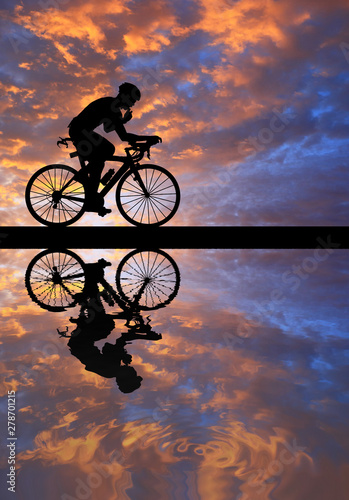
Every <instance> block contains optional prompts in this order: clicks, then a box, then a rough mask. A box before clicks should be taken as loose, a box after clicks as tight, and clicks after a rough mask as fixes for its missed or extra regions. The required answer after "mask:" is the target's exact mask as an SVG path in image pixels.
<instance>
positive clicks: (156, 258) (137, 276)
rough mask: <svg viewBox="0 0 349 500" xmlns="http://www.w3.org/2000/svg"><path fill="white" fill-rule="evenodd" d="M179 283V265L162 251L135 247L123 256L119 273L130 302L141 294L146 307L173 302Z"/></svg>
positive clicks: (119, 286) (118, 283) (119, 282)
mask: <svg viewBox="0 0 349 500" xmlns="http://www.w3.org/2000/svg"><path fill="white" fill-rule="evenodd" d="M179 283H180V274H179V270H178V267H177V264H176V263H175V261H174V260H173V259H172V257H170V256H169V255H167V254H166V253H165V252H163V251H162V250H157V251H140V250H134V251H133V252H131V253H129V254H128V255H126V257H124V258H123V259H122V261H121V262H120V264H119V267H118V269H117V272H116V286H117V289H118V292H119V294H120V295H121V297H122V298H123V299H124V300H125V301H126V302H128V303H129V304H130V303H134V301H135V300H136V297H135V296H137V294H138V295H140V299H139V306H140V309H142V310H150V309H158V308H160V307H164V306H166V305H167V304H169V303H170V302H171V300H172V299H173V298H174V297H175V296H176V295H177V293H178V289H179Z"/></svg>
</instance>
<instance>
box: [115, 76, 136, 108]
mask: <svg viewBox="0 0 349 500" xmlns="http://www.w3.org/2000/svg"><path fill="white" fill-rule="evenodd" d="M118 97H119V99H120V100H121V102H122V104H126V105H127V106H128V107H131V106H133V105H134V103H135V102H137V101H139V100H140V98H141V92H140V90H139V89H138V87H136V85H133V83H128V82H124V83H122V84H121V85H120V87H119V95H118Z"/></svg>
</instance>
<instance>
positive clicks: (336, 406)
mask: <svg viewBox="0 0 349 500" xmlns="http://www.w3.org/2000/svg"><path fill="white" fill-rule="evenodd" d="M38 253H39V252H38V251H36V250H5V249H1V252H0V257H1V266H0V299H1V304H2V307H1V310H0V314H1V325H2V327H1V350H2V362H1V371H2V378H1V384H0V394H1V419H4V422H5V419H6V409H7V407H6V404H7V401H6V393H7V391H8V390H10V391H11V390H15V391H16V423H17V431H16V435H17V436H18V440H17V447H16V453H17V455H16V457H17V458H16V485H17V489H16V496H13V494H12V493H7V492H6V490H5V488H4V485H3V484H2V485H1V489H2V492H4V493H7V496H6V494H5V496H4V498H18V500H32V499H35V500H47V498H50V499H52V500H72V499H74V500H83V499H84V498H91V500H98V499H99V498H105V499H106V500H115V498H123V499H125V500H138V499H139V500H140V499H142V500H148V499H151V498H154V496H155V497H158V498H161V499H164V500H177V499H178V500H198V499H200V500H212V499H213V500H242V499H243V500H273V499H275V498H277V499H282V500H308V499H309V498H316V499H318V500H328V499H329V498H331V499H333V500H345V499H346V496H347V491H348V487H349V485H348V464H349V443H348V418H347V415H348V353H349V350H348V326H349V325H348V314H347V311H348V291H349V290H348V273H349V266H348V262H349V259H348V251H347V250H336V251H335V253H328V254H327V255H325V254H323V255H322V261H317V266H313V267H312V270H310V266H309V265H308V264H309V262H310V260H313V261H314V259H315V255H316V254H315V253H314V251H313V250H283V251H280V250H195V251H194V250H176V251H171V252H167V253H169V254H170V256H171V257H172V258H173V259H174V261H175V262H176V264H177V266H178V269H179V272H180V286H179V289H178V293H177V295H176V296H175V297H173V299H172V301H171V302H169V303H168V304H166V306H165V307H162V308H160V309H157V310H152V311H147V312H146V315H147V316H148V315H149V319H150V324H151V326H152V328H153V330H154V331H156V332H158V333H161V334H162V338H161V339H160V340H157V341H144V340H136V341H133V342H132V343H131V344H128V345H127V346H126V348H127V352H128V353H129V354H131V355H132V363H131V365H132V366H133V367H134V368H135V370H136V371H137V374H138V375H140V376H142V378H143V380H142V384H141V387H140V388H138V389H137V390H135V391H134V392H132V393H130V394H123V393H122V392H121V391H120V390H119V389H118V387H117V385H116V383H115V379H113V378H109V379H108V378H103V377H102V376H100V375H98V374H96V373H93V372H91V371H86V370H85V366H84V364H83V363H82V362H81V361H80V360H79V359H78V358H77V357H75V356H73V355H72V353H71V352H70V350H69V347H68V345H67V344H68V340H69V339H67V338H64V337H59V336H58V334H57V328H58V329H59V330H60V331H64V330H65V327H67V326H68V330H69V332H71V330H72V323H70V322H69V318H71V317H73V318H76V317H77V316H78V314H79V306H77V305H75V306H73V307H69V308H67V309H66V310H65V311H58V312H52V311H48V310H46V309H43V308H41V307H40V306H39V304H38V303H35V302H33V301H32V300H31V297H30V296H29V294H28V291H27V289H26V287H25V285H24V275H25V273H26V270H27V268H28V267H29V265H30V263H31V262H32V260H33V259H36V255H37V254H38ZM128 253H129V252H128V251H127V250H94V251H90V250H74V254H76V255H77V256H78V257H80V259H82V261H83V262H85V263H89V262H96V261H97V260H98V259H99V258H104V259H106V260H107V261H108V262H110V263H111V266H110V267H107V268H106V275H105V276H106V279H107V281H108V282H109V283H110V285H111V286H113V287H114V288H116V286H115V275H116V271H117V268H118V266H119V264H120V262H121V260H122V259H123V258H125V257H127V255H128ZM325 257H326V258H325ZM294 266H301V267H302V269H303V278H302V279H300V281H299V282H297V281H296V280H293V281H290V279H289V273H294V271H293V270H294V269H295V267H294ZM306 270H308V271H307V272H306ZM285 273H286V274H285ZM276 290H279V294H276V292H275V291H276ZM104 307H105V310H106V312H107V313H111V312H115V311H117V310H118V309H119V308H118V307H116V306H115V305H114V306H108V305H107V304H106V303H104ZM143 314H144V315H145V313H143ZM124 323H125V320H121V319H118V320H115V329H114V330H113V332H112V333H111V335H110V336H108V337H107V338H106V339H102V340H100V341H98V342H96V344H95V345H97V346H98V348H99V349H101V348H102V346H103V345H104V343H105V342H106V341H108V342H110V343H113V342H114V341H115V339H117V338H118V337H119V336H120V334H121V332H122V331H124V330H125V326H124ZM1 428H2V429H6V426H5V425H2V427H1ZM5 459H6V454H2V459H1V460H0V464H1V468H2V470H5V471H7V470H8V465H7V463H6V461H5ZM2 477H4V476H2ZM88 495H89V496H88Z"/></svg>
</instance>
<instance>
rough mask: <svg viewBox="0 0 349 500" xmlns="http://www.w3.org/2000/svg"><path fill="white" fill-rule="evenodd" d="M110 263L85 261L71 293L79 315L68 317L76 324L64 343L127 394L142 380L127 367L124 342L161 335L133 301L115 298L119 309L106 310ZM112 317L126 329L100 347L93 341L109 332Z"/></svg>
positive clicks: (109, 300)
mask: <svg viewBox="0 0 349 500" xmlns="http://www.w3.org/2000/svg"><path fill="white" fill-rule="evenodd" d="M110 265H111V264H110V262H107V261H106V260H105V259H99V260H98V262H95V263H93V264H85V286H84V290H83V292H80V293H78V294H75V299H76V300H77V302H78V303H79V304H80V306H81V307H80V314H79V317H78V318H70V322H71V323H74V324H76V328H75V330H73V331H72V332H71V338H70V340H69V342H68V346H69V347H70V351H71V353H72V354H73V356H75V357H76V358H78V359H79V360H80V361H81V362H82V363H83V364H84V365H85V369H86V370H87V371H91V372H94V373H97V374H98V375H101V376H102V377H106V378H114V377H115V379H116V382H117V384H118V387H119V389H120V390H121V391H122V392H125V393H127V392H132V391H134V390H135V389H138V388H139V387H140V385H141V381H142V380H143V379H142V377H140V376H139V375H137V372H136V370H135V369H134V368H133V367H131V366H129V364H130V363H131V361H132V356H131V355H130V354H128V353H127V351H126V349H125V346H126V344H129V343H130V341H132V340H136V339H144V340H159V339H161V338H162V336H161V334H159V333H156V332H153V331H152V328H151V326H150V319H149V317H148V318H147V320H146V322H145V321H144V319H143V317H142V315H141V314H140V313H139V305H138V302H137V301H136V302H135V303H134V304H132V305H131V304H127V303H126V302H125V301H123V300H122V299H119V300H118V305H119V306H120V307H122V309H123V310H122V311H121V312H117V313H114V314H108V313H106V311H105V308H104V304H103V302H104V301H105V302H106V303H107V304H108V305H109V306H112V305H114V304H115V300H113V297H112V294H111V290H109V291H108V283H107V281H106V280H105V278H104V268H105V267H107V266H110ZM98 284H101V285H102V286H103V287H104V290H103V291H102V292H100V291H99V286H98ZM114 298H117V297H116V296H115V297H114ZM102 299H103V300H102ZM139 299H140V296H139V297H138V300H139ZM115 319H124V320H126V323H125V326H126V328H127V331H126V332H123V333H122V336H121V337H120V338H118V339H117V340H116V342H115V344H110V343H109V342H106V343H105V344H104V346H103V348H102V350H100V349H99V348H98V347H97V346H95V345H94V344H95V342H96V341H98V340H101V339H106V338H107V337H108V336H109V335H110V334H111V332H112V331H113V330H114V328H115V321H114V320H115ZM67 330H68V328H67ZM67 330H66V331H67ZM59 333H60V334H62V332H59ZM121 363H123V364H121Z"/></svg>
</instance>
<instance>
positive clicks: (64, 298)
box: [25, 249, 180, 312]
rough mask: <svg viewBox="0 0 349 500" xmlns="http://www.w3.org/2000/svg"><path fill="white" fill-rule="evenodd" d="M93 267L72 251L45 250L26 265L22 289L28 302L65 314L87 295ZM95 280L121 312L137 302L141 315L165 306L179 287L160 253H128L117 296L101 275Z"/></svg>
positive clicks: (119, 274) (174, 272) (176, 274)
mask: <svg viewBox="0 0 349 500" xmlns="http://www.w3.org/2000/svg"><path fill="white" fill-rule="evenodd" d="M91 266H92V267H91ZM93 266H94V264H92V265H91V264H86V263H85V262H84V261H83V260H82V259H81V258H80V257H79V256H78V255H77V254H76V253H74V252H72V251H71V250H67V249H66V250H50V249H49V250H44V251H42V252H40V253H39V254H38V255H36V256H35V257H34V258H33V259H32V260H31V262H30V263H29V265H28V268H27V271H26V273H25V286H26V289H27V291H28V294H29V296H30V298H31V299H32V300H33V302H35V303H36V304H38V305H39V306H40V307H41V308H42V309H46V310H48V311H51V312H61V311H65V310H66V309H67V308H71V307H75V306H76V305H78V304H79V303H80V299H81V297H82V296H83V295H84V294H86V293H87V289H88V287H89V285H90V282H91V275H92V276H94V275H93ZM102 267H103V266H102ZM97 268H98V266H97ZM97 278H98V281H99V283H100V284H101V285H102V286H103V288H104V291H105V294H106V296H109V297H111V298H112V299H113V301H114V303H116V304H118V305H119V307H120V308H121V309H125V307H126V308H130V307H132V305H133V304H134V302H135V300H137V307H138V309H139V310H143V311H151V310H155V309H159V308H163V307H165V306H167V305H168V304H169V303H170V302H171V301H172V300H173V299H174V297H175V296H176V295H177V293H178V290H179V285H180V273H179V269H178V266H177V264H176V262H175V261H174V260H173V258H172V257H170V255H168V254H167V253H165V252H163V251H162V250H156V251H142V250H133V251H132V252H130V253H128V254H127V255H126V256H125V257H124V258H123V259H122V260H121V262H120V263H119V266H118V268H117V271H116V275H115V284H116V287H117V292H116V291H115V290H114V289H113V288H112V286H111V285H110V284H109V283H108V282H107V281H106V280H105V279H104V275H102V276H100V277H98V274H97ZM86 281H88V283H86ZM102 296H103V292H102Z"/></svg>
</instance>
